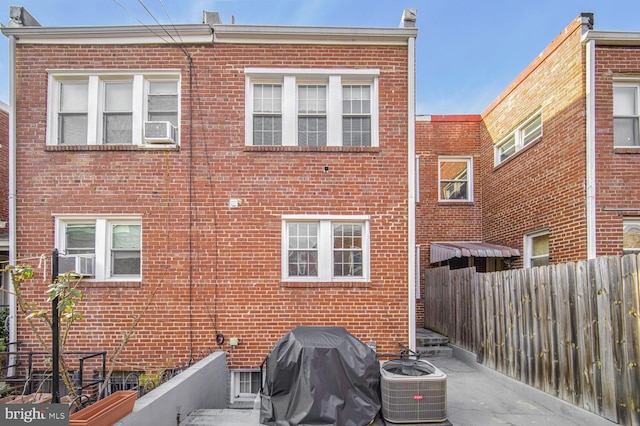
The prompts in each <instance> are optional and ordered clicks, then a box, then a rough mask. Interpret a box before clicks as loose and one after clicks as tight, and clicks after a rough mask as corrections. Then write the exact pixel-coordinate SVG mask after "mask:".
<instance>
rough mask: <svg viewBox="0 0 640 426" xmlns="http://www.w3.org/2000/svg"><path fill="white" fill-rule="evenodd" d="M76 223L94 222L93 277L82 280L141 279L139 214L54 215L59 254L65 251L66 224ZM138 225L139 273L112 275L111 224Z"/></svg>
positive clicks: (141, 261) (141, 236) (140, 220)
mask: <svg viewBox="0 0 640 426" xmlns="http://www.w3.org/2000/svg"><path fill="white" fill-rule="evenodd" d="M77 223H87V224H89V223H95V244H96V247H95V263H94V275H93V277H87V278H84V279H83V280H84V281H127V282H130V281H141V280H142V263H143V260H142V245H143V235H142V234H143V229H142V217H141V216H115V215H114V216H110V215H109V216H92V215H55V242H56V248H57V249H58V252H59V253H60V254H61V255H64V254H65V252H66V246H65V245H66V232H65V231H66V225H67V224H77ZM114 224H117V225H140V227H141V232H140V274H138V275H113V274H112V273H111V228H112V225H114Z"/></svg>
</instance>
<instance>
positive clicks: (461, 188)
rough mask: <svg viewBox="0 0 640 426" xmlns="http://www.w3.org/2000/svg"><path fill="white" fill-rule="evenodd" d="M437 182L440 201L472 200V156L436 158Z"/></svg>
mask: <svg viewBox="0 0 640 426" xmlns="http://www.w3.org/2000/svg"><path fill="white" fill-rule="evenodd" d="M438 183H439V188H440V191H439V198H438V199H439V200H440V201H473V160H472V158H471V157H440V158H438Z"/></svg>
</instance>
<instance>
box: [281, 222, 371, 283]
mask: <svg viewBox="0 0 640 426" xmlns="http://www.w3.org/2000/svg"><path fill="white" fill-rule="evenodd" d="M282 277H283V280H285V281H368V280H369V218H368V216H367V217H365V216H306V215H291V216H283V220H282Z"/></svg>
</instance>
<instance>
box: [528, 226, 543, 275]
mask: <svg viewBox="0 0 640 426" xmlns="http://www.w3.org/2000/svg"><path fill="white" fill-rule="evenodd" d="M548 264H549V231H548V230H542V231H537V232H532V233H531V234H527V235H525V236H524V266H525V268H531V267H534V266H544V265H548Z"/></svg>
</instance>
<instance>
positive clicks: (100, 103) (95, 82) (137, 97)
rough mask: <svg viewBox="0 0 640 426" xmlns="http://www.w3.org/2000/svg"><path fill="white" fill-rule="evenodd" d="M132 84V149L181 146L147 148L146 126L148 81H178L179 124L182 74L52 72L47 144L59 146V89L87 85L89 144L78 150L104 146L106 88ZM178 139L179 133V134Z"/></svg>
mask: <svg viewBox="0 0 640 426" xmlns="http://www.w3.org/2000/svg"><path fill="white" fill-rule="evenodd" d="M127 80H128V81H131V82H132V83H133V89H132V90H133V96H132V104H131V107H132V122H131V126H132V143H131V145H138V146H143V147H145V148H162V147H166V146H167V145H168V146H175V145H178V144H179V137H178V140H176V141H175V143H173V144H167V145H160V144H148V143H147V142H145V140H144V123H145V122H146V121H148V120H147V117H148V105H147V96H148V93H149V85H148V82H149V81H175V82H176V85H177V96H178V123H179V122H180V109H181V102H180V87H181V74H180V70H173V69H168V70H138V71H136V70H126V71H121V70H50V71H49V84H48V101H47V102H48V103H47V136H46V144H47V145H50V146H56V145H59V144H58V127H59V125H58V113H59V108H60V85H61V83H63V82H65V81H69V82H73V81H76V82H81V81H86V82H87V83H88V99H89V101H88V111H87V143H86V144H81V145H78V146H92V145H103V131H104V123H103V114H104V92H105V89H104V85H105V83H108V82H114V81H127ZM177 133H178V135H179V134H180V132H179V131H178V132H177Z"/></svg>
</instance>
